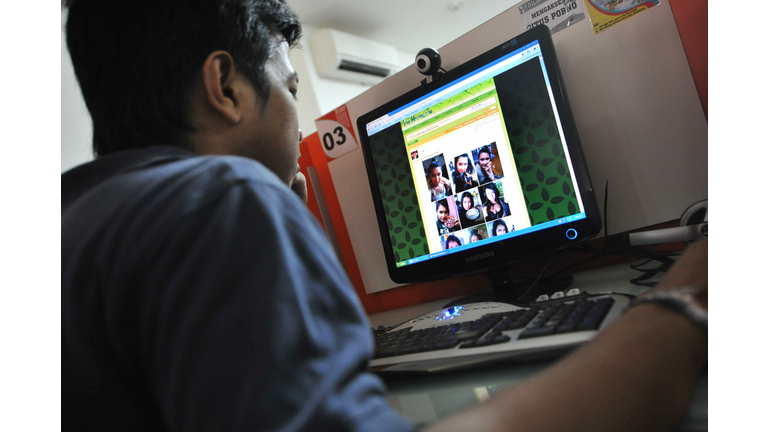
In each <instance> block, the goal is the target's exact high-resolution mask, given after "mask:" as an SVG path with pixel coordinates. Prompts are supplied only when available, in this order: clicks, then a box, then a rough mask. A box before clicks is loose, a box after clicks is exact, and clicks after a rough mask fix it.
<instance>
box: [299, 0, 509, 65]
mask: <svg viewBox="0 0 768 432" xmlns="http://www.w3.org/2000/svg"><path fill="white" fill-rule="evenodd" d="M520 1H521V0H506V1H499V0H419V1H413V0H408V1H406V0H382V1H371V0H287V2H288V4H289V5H290V6H291V8H292V9H293V10H294V11H295V12H296V14H298V15H299V20H300V21H301V23H302V24H304V25H305V26H309V27H313V28H315V29H320V28H325V27H330V28H333V29H336V30H339V31H342V32H346V33H351V34H353V35H356V36H360V37H364V38H367V39H372V40H375V41H378V42H382V43H386V44H389V45H392V46H394V47H395V48H397V49H398V50H399V51H403V52H406V53H413V54H415V53H417V52H418V51H419V50H420V49H422V48H425V47H432V48H438V49H439V48H440V47H442V46H444V45H446V44H447V43H449V42H451V41H452V40H454V39H456V38H457V37H459V36H461V35H462V34H464V33H466V32H468V31H470V30H472V29H473V28H475V27H477V26H479V25H480V24H482V23H484V22H486V21H488V20H489V19H491V18H493V17H494V16H496V15H498V14H500V13H501V12H503V11H505V10H507V9H509V8H510V7H512V6H514V5H516V4H517V3H519V2H520Z"/></svg>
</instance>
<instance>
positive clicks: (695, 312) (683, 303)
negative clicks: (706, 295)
mask: <svg viewBox="0 0 768 432" xmlns="http://www.w3.org/2000/svg"><path fill="white" fill-rule="evenodd" d="M700 291H701V289H699V288H694V287H690V286H685V287H678V288H672V289H668V290H663V291H654V292H652V293H649V294H646V295H644V296H642V297H637V298H636V299H634V300H632V302H631V303H630V304H629V307H633V306H636V305H638V304H642V303H657V304H660V305H662V306H665V307H667V308H669V309H672V310H675V311H677V312H680V313H682V314H683V315H685V316H686V317H688V319H690V320H691V321H693V322H694V324H696V325H697V326H698V327H699V328H701V329H702V330H704V333H707V322H708V318H707V316H708V314H707V310H706V309H704V308H702V307H701V306H699V305H698V303H696V299H695V296H696V294H698V293H699V292H700Z"/></svg>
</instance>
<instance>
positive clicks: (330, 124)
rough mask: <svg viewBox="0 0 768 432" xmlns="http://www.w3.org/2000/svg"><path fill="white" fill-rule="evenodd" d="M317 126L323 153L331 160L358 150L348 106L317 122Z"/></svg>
mask: <svg viewBox="0 0 768 432" xmlns="http://www.w3.org/2000/svg"><path fill="white" fill-rule="evenodd" d="M315 126H317V134H318V135H319V137H320V142H321V143H322V144H323V151H325V155H326V156H328V157H329V158H330V159H336V158H337V157H339V156H341V155H343V154H346V153H349V152H350V151H352V150H354V149H356V148H357V139H356V138H355V134H354V132H352V131H353V130H354V129H353V128H352V123H351V121H350V120H349V114H348V113H347V106H346V105H342V106H340V107H338V108H336V109H335V110H333V111H331V112H329V113H328V114H326V115H324V116H322V117H320V118H319V119H317V120H315Z"/></svg>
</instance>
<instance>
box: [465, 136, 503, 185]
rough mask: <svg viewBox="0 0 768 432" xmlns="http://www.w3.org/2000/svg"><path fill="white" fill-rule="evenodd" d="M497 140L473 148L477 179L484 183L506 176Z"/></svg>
mask: <svg viewBox="0 0 768 432" xmlns="http://www.w3.org/2000/svg"><path fill="white" fill-rule="evenodd" d="M498 155H499V151H498V150H497V149H496V142H495V141H494V142H492V143H490V144H488V145H485V146H482V147H480V148H478V149H475V150H472V157H473V159H474V160H475V164H476V166H477V181H478V182H479V183H480V184H481V185H482V184H485V183H488V182H492V181H495V180H499V179H500V178H502V177H504V170H503V169H502V167H501V162H500V161H499V156H498Z"/></svg>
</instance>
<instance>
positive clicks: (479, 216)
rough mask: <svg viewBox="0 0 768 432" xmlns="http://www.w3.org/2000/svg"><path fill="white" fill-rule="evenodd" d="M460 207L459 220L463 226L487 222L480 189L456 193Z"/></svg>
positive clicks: (467, 226) (457, 203)
mask: <svg viewBox="0 0 768 432" xmlns="http://www.w3.org/2000/svg"><path fill="white" fill-rule="evenodd" d="M456 205H457V206H458V207H459V222H460V223H461V227H462V228H469V227H473V226H475V225H479V224H481V223H483V222H485V217H484V216H483V205H482V204H481V203H480V196H479V192H478V189H477V188H475V189H470V190H468V191H464V192H463V193H461V194H457V195H456Z"/></svg>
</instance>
